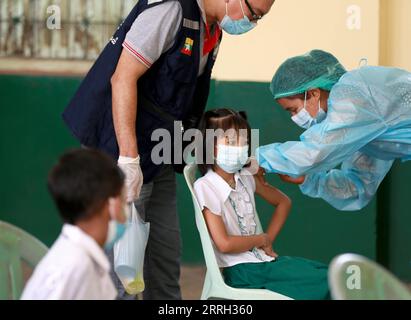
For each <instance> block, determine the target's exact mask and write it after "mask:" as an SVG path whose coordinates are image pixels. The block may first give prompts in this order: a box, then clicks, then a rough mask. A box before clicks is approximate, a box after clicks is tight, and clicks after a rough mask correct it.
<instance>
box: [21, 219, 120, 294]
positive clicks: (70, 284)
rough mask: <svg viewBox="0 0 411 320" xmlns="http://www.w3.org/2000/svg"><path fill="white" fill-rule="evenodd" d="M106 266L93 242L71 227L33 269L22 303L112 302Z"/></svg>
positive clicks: (64, 230) (105, 261)
mask: <svg viewBox="0 0 411 320" xmlns="http://www.w3.org/2000/svg"><path fill="white" fill-rule="evenodd" d="M109 272H110V263H109V261H108V259H107V257H106V255H105V254H104V251H103V249H102V248H101V247H100V246H99V245H98V244H97V242H96V241H95V240H94V239H93V238H91V237H90V236H89V235H87V234H86V233H85V232H83V231H82V230H81V229H80V228H78V227H76V226H72V225H64V227H63V230H62V232H61V234H60V236H59V238H58V239H57V241H56V242H55V243H54V245H53V246H52V248H51V249H50V251H49V252H48V253H47V255H46V256H45V257H44V258H43V260H41V262H40V263H39V265H38V266H37V268H36V269H35V271H34V273H33V276H32V277H31V279H30V280H29V282H28V283H27V286H26V288H25V289H24V292H23V296H22V300H113V299H115V298H116V296H117V290H116V289H115V287H114V284H113V282H112V280H111V278H110V274H109Z"/></svg>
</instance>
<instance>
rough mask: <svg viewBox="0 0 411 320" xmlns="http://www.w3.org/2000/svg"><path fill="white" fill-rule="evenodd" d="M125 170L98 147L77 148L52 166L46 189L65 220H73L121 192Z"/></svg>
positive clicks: (96, 210)
mask: <svg viewBox="0 0 411 320" xmlns="http://www.w3.org/2000/svg"><path fill="white" fill-rule="evenodd" d="M123 186H124V174H123V172H122V171H121V169H120V168H119V167H118V166H117V164H116V163H115V161H114V160H113V159H111V158H110V157H109V156H107V155H105V154H103V153H102V152H100V151H97V150H92V149H76V150H72V151H69V152H67V153H66V154H64V155H63V156H62V157H61V158H60V159H59V161H58V163H57V164H56V165H55V166H54V167H53V168H52V169H51V171H50V173H49V176H48V189H49V191H50V193H51V195H52V197H53V199H54V202H55V204H56V206H57V208H58V210H59V212H60V215H61V217H62V218H63V220H64V222H65V223H69V224H76V223H77V222H78V221H81V220H87V219H88V218H90V217H91V216H92V215H94V214H96V213H98V212H99V210H101V208H102V207H103V205H104V203H105V202H106V201H107V199H109V198H111V197H117V196H119V195H120V194H121V192H122V190H123Z"/></svg>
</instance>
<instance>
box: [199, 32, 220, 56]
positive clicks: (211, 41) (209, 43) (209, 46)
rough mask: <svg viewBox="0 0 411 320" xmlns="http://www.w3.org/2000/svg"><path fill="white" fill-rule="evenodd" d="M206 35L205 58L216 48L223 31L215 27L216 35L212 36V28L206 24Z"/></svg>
mask: <svg viewBox="0 0 411 320" xmlns="http://www.w3.org/2000/svg"><path fill="white" fill-rule="evenodd" d="M205 29H206V34H205V38H204V48H203V56H205V55H207V54H209V53H210V52H211V51H213V49H214V48H215V47H216V45H217V43H218V41H219V40H220V36H221V29H220V27H219V26H218V25H216V26H215V30H214V34H213V35H211V32H210V27H209V25H208V24H206V27H205Z"/></svg>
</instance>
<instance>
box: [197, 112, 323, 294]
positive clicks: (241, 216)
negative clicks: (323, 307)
mask: <svg viewBox="0 0 411 320" xmlns="http://www.w3.org/2000/svg"><path fill="white" fill-rule="evenodd" d="M201 130H202V133H203V137H206V133H207V134H210V132H218V131H219V132H220V134H218V135H216V137H215V138H214V144H213V145H215V147H213V148H210V147H209V145H208V144H207V141H209V139H205V138H204V146H203V157H204V159H203V164H200V165H199V168H200V171H201V172H202V174H203V177H202V178H200V179H199V180H198V181H196V183H195V184H194V189H195V193H196V197H197V199H198V202H199V204H200V207H201V209H202V210H203V214H204V218H205V221H206V223H207V227H208V230H209V233H210V236H211V238H212V240H213V246H214V252H215V255H216V257H217V261H218V264H219V267H220V268H222V269H223V276H224V279H225V282H226V283H227V285H229V286H231V287H234V288H248V289H268V290H272V291H274V292H277V293H280V294H283V295H285V296H288V297H290V298H293V299H298V300H320V299H329V288H328V282H327V272H328V268H327V266H326V265H324V264H322V263H319V262H315V261H310V260H306V259H303V258H294V257H286V256H278V255H277V254H276V253H275V252H274V251H273V243H274V242H275V240H276V238H277V236H278V234H279V233H280V231H281V229H282V227H283V225H284V223H285V221H286V219H287V216H288V214H289V212H290V209H291V201H290V199H289V198H288V197H287V196H286V195H285V194H283V193H282V192H281V191H279V190H278V189H276V188H274V187H272V186H270V185H268V184H267V183H266V182H265V180H264V178H263V176H262V175H260V174H256V175H253V174H252V173H251V172H252V170H251V167H249V168H247V163H249V156H250V147H249V145H250V135H251V134H250V132H251V130H250V126H249V124H248V122H247V120H246V116H245V115H244V114H240V113H238V112H236V111H233V110H229V109H220V110H215V111H209V112H207V113H206V114H205V115H204V117H203V119H202V123H201ZM210 130H211V131H210ZM222 132H224V133H222ZM240 132H246V134H245V135H244V134H241V133H240ZM210 153H212V154H211V155H210ZM209 159H212V161H208V162H207V161H206V160H209ZM214 159H215V160H214ZM210 162H211V163H210ZM257 167H258V166H257ZM253 173H255V172H253ZM254 193H256V194H257V195H259V196H260V197H262V198H263V199H264V200H265V201H267V202H269V203H270V204H271V205H273V206H275V212H274V215H273V217H272V219H271V222H270V224H269V226H268V228H267V231H266V233H262V234H257V230H256V229H257V223H256V209H255V199H254Z"/></svg>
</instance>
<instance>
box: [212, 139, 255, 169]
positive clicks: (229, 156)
mask: <svg viewBox="0 0 411 320" xmlns="http://www.w3.org/2000/svg"><path fill="white" fill-rule="evenodd" d="M249 148H250V147H249V146H248V145H246V146H228V145H225V144H219V145H218V146H217V159H216V162H217V165H218V166H219V167H220V168H221V169H223V170H224V171H225V172H227V173H236V172H238V171H241V169H243V168H244V166H245V165H246V164H247V162H248V158H249V157H248V151H249Z"/></svg>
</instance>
